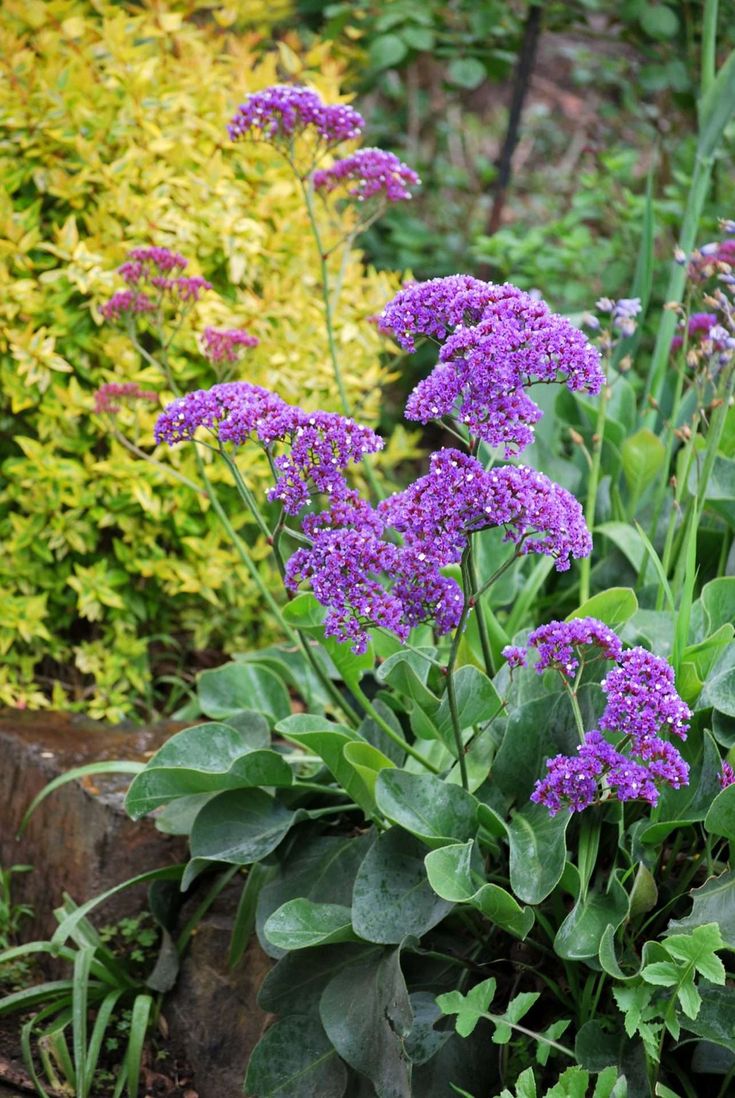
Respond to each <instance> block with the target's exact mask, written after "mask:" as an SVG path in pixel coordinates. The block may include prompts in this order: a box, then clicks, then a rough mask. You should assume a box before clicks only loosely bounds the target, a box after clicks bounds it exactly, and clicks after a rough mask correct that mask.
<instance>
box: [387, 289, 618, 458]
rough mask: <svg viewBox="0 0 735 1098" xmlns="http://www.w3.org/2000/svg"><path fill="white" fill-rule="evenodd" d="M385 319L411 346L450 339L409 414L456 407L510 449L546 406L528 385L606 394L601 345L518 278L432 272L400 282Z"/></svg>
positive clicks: (475, 429) (526, 439)
mask: <svg viewBox="0 0 735 1098" xmlns="http://www.w3.org/2000/svg"><path fill="white" fill-rule="evenodd" d="M380 326H381V328H382V329H383V330H384V331H392V332H393V333H394V335H395V337H396V339H397V341H398V343H400V345H401V346H402V347H404V348H405V349H406V350H408V351H412V350H413V349H414V347H415V338H416V336H419V335H423V336H428V337H430V338H433V339H435V340H437V341H438V342H439V343H440V344H441V349H440V352H439V361H438V363H437V366H436V367H435V369H434V370H433V371H432V373H431V374H430V375H429V376H428V377H427V378H425V379H424V380H423V381H421V382H419V384H418V385H417V386H416V388H415V389H414V391H413V392H412V393H411V395H410V397H409V399H408V403H407V405H406V416H407V418H408V419H414V420H418V421H419V422H420V423H428V422H429V421H430V420H432V419H438V418H440V417H442V416H447V415H452V416H456V417H457V418H458V419H459V420H460V421H461V422H462V423H464V424H465V425H466V426H467V428H468V430H469V431H470V433H471V434H474V435H476V436H478V437H479V438H481V439H483V440H484V441H485V442H487V443H489V444H490V445H492V446H498V445H501V444H502V445H504V446H505V450H506V454H510V453H513V452H517V451H518V450H521V449H523V448H524V447H525V446H527V445H529V444H530V443H531V442H532V441H533V437H534V431H533V429H534V424H535V423H536V422H538V420H539V419H540V418H541V415H542V413H541V410H540V409H539V407H538V406H537V405H536V404H535V403H534V402H533V401H532V400H531V398H530V397H529V396H528V394H527V392H526V388H527V387H528V386H530V385H533V384H537V383H549V382H555V381H566V384H567V387H568V388H569V389H570V390H572V391H575V392H576V391H581V390H584V391H587V392H590V393H592V394H595V393H598V392H599V391H600V389H601V388H602V385H603V382H604V374H603V371H602V367H601V365H600V357H599V354H598V352H597V350H596V349H595V348H594V347H593V346H592V344H591V343H590V342H589V341H588V340H587V338H586V336H585V335H584V334H583V333H582V332H580V331H579V329H578V328H575V327H574V326H573V325H572V324H570V322H569V321H568V320H567V319H566V318H565V317H562V316H558V315H556V314H554V313H552V312H551V311H550V310H549V308H548V306H547V305H546V304H545V303H544V302H543V301H540V300H537V299H536V298H535V297H533V296H532V295H531V294H527V293H524V292H523V291H522V290H519V289H517V288H516V287H515V286H511V285H509V284H507V283H506V284H505V285H502V286H495V285H493V284H492V283H486V282H480V281H479V280H477V279H473V278H469V277H467V276H462V275H456V276H451V277H449V278H439V279H432V280H430V281H429V282H423V283H414V284H413V285H411V286H408V287H406V288H404V289H403V290H401V291H400V292H399V293H398V294H397V295H396V297H395V298H394V299H393V301H391V302H390V303H389V304H388V305H387V306H386V308H385V309H384V310H383V313H382V314H381V318H380Z"/></svg>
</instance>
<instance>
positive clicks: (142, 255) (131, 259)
mask: <svg viewBox="0 0 735 1098" xmlns="http://www.w3.org/2000/svg"><path fill="white" fill-rule="evenodd" d="M187 266H188V261H187V260H186V259H184V257H183V255H179V253H178V252H170V251H169V250H168V248H133V250H132V251H131V252H128V258H127V259H126V260H125V262H124V263H123V265H122V266H121V267H118V273H119V274H121V275H122V277H123V278H124V279H125V281H126V282H127V284H128V286H137V285H138V284H139V283H140V282H147V281H150V280H151V279H153V278H156V277H158V276H160V275H171V274H172V273H173V272H174V271H176V272H181V271H184V270H185V269H186V267H187Z"/></svg>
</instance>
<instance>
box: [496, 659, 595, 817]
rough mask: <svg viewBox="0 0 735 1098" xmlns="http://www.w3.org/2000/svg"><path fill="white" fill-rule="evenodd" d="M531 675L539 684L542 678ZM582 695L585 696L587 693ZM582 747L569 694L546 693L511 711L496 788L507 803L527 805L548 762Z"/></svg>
mask: <svg viewBox="0 0 735 1098" xmlns="http://www.w3.org/2000/svg"><path fill="white" fill-rule="evenodd" d="M531 674H532V675H533V679H535V680H536V682H537V683H538V681H539V680H540V679H541V676H540V675H536V674H535V673H533V672H532V673H531ZM534 685H535V684H534ZM585 689H586V688H585ZM580 694H581V695H584V690H583V691H580ZM588 727H594V724H590V725H588ZM578 743H579V735H578V733H577V730H576V727H575V724H574V715H573V713H572V709H571V706H570V704H569V698H568V697H567V695H566V694H562V693H556V694H548V693H545V694H542V696H541V697H539V698H534V699H533V700H532V701H528V702H525V703H524V704H522V705H520V706H518V707H517V708H515V709H513V710H512V711H511V714H510V716H509V718H508V720H507V722H506V726H505V734H504V736H503V742H502V743H501V745H500V748H499V749H498V753H497V755H496V757H495V762H494V764H493V786H494V787H495V789H497V791H498V792H499V793H501V794H502V795H503V796H504V797H505V798H506V799H507V801H509V802H510V801H515V803H516V804H518V805H525V804H526V803H527V802H528V799H529V797H530V796H531V793H532V792H533V787H534V785H535V784H536V781H537V780H538V779H539V778H541V777H542V776H543V775H544V774H545V773H546V766H545V760H546V759H547V758H550V757H553V756H554V755H558V754H564V755H572V754H574V752H575V751H576V749H577V745H578Z"/></svg>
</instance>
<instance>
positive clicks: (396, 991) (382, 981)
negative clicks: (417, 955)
mask: <svg viewBox="0 0 735 1098" xmlns="http://www.w3.org/2000/svg"><path fill="white" fill-rule="evenodd" d="M319 1014H320V1016H321V1020H322V1024H323V1026H324V1029H325V1030H326V1033H327V1035H328V1037H329V1039H330V1041H331V1042H332V1044H333V1045H334V1047H335V1048H336V1050H337V1052H338V1053H339V1055H340V1056H341V1057H342V1059H343V1060H345V1061H346V1062H347V1063H348V1064H349V1065H350V1066H351V1067H353V1068H355V1069H356V1070H357V1071H359V1072H361V1073H362V1074H363V1075H365V1076H367V1078H368V1079H370V1081H371V1082H372V1084H373V1086H374V1087H375V1093H376V1095H377V1098H411V1061H410V1060H409V1057H408V1054H407V1051H406V1046H405V1041H406V1038H407V1037H408V1035H409V1033H410V1032H411V1028H412V1026H413V1014H412V1012H411V1003H410V1000H409V997H408V991H407V989H406V982H405V980H404V978H403V973H402V972H401V964H400V955H399V950H397V949H393V950H388V951H385V952H384V953H383V955H382V957H381V958H380V960H379V961H378V962H377V964H376V963H372V962H368V963H365V964H355V965H352V966H351V967H350V968H348V969H343V970H342V971H341V972H340V973H338V974H337V975H336V976H335V977H334V978H333V979H332V980H330V982H329V983H328V984H327V986H326V987H325V989H324V992H323V994H322V997H321V1000H320V1003H319Z"/></svg>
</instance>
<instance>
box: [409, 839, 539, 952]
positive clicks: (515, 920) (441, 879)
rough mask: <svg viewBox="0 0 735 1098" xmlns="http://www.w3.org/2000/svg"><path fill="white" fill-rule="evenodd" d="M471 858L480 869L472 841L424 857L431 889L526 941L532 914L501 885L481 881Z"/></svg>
mask: <svg viewBox="0 0 735 1098" xmlns="http://www.w3.org/2000/svg"><path fill="white" fill-rule="evenodd" d="M473 855H474V857H475V859H476V861H477V863H478V864H479V865H482V862H481V860H480V859H479V856H478V855H477V854H476V848H475V843H474V840H472V839H470V840H469V842H466V843H455V844H453V845H451V846H444V847H441V848H440V849H438V850H433V851H432V852H431V853H430V854H427V855H426V859H425V864H426V873H427V876H428V878H429V883H430V884H431V887H432V888H433V889H434V891H435V892H436V894H437V896H441V897H442V899H444V900H449V901H451V902H452V903H468V904H471V906H472V907H475V908H477V910H478V911H481V912H482V914H483V915H484V916H485V918H486V919H489V920H490V922H492V923H495V924H497V926H500V927H502V928H503V930H506V931H508V933H510V934H515V935H516V937H518V938H525V937H526V935H527V934H528V932H529V930H530V929H531V927H532V926H533V923H534V914H533V910H532V909H531V908H529V907H521V906H520V905H519V904H518V902H517V901H516V900H515V898H514V897H513V896H511V894H510V893H509V892H506V890H505V889H504V888H501V887H500V885H497V884H494V883H488V882H486V881H484V880H483V877H482V875H481V874H480V873H479V872H477V870H476V869H474V868H473V864H472V863H473Z"/></svg>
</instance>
